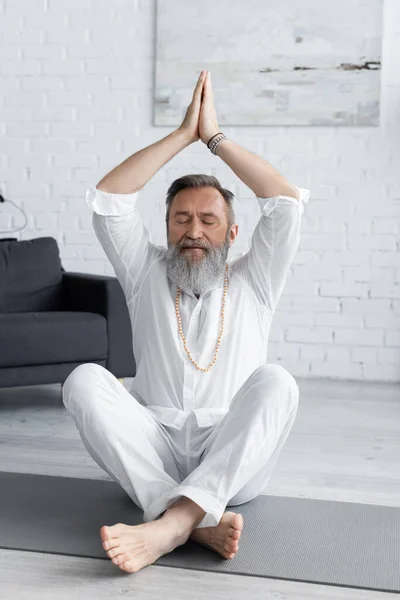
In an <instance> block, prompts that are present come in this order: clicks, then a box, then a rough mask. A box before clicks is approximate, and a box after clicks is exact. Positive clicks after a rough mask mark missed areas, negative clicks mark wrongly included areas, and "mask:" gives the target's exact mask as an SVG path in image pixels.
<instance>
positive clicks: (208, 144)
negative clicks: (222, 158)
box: [207, 131, 222, 148]
mask: <svg viewBox="0 0 400 600" xmlns="http://www.w3.org/2000/svg"><path fill="white" fill-rule="evenodd" d="M221 133H222V131H218V133H216V134H215V135H213V136H212V137H210V139H209V140H208V142H207V148H210V142H211V140H213V139H214V138H215V136H217V135H221Z"/></svg>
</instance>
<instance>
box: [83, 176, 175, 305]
mask: <svg viewBox="0 0 400 600" xmlns="http://www.w3.org/2000/svg"><path fill="white" fill-rule="evenodd" d="M138 196H139V192H134V193H132V194H114V193H108V192H103V191H102V190H98V189H97V188H96V187H92V188H89V189H88V190H87V191H86V204H87V205H88V206H89V208H91V209H92V210H93V217H92V224H93V229H94V231H95V233H96V236H97V239H98V240H99V242H100V244H101V246H102V247H103V249H104V252H105V253H106V255H107V257H108V259H109V261H110V263H111V264H112V266H113V268H114V271H115V274H116V276H117V278H118V281H119V282H120V284H121V287H122V289H123V291H124V293H125V297H126V299H127V301H128V300H129V299H130V298H131V297H132V296H133V295H134V294H136V293H137V291H138V290H139V288H140V286H141V283H142V282H143V279H144V277H145V275H146V273H147V271H148V268H149V266H150V265H151V263H152V262H153V261H154V260H155V259H156V258H158V257H159V256H161V254H162V253H163V252H165V249H164V248H163V247H162V246H156V245H154V244H152V243H151V242H150V241H149V233H148V230H147V229H146V227H145V226H144V225H143V222H142V219H141V217H140V215H139V212H138V210H137V206H136V205H137V201H138Z"/></svg>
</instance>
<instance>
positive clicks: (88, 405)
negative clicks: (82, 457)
mask: <svg viewBox="0 0 400 600" xmlns="http://www.w3.org/2000/svg"><path fill="white" fill-rule="evenodd" d="M62 392H63V402H64V405H65V407H66V409H67V411H68V412H69V413H70V414H71V416H72V418H73V420H74V421H75V424H76V426H77V428H78V430H79V434H80V436H81V439H82V442H83V444H84V446H85V447H86V449H87V451H88V452H89V454H90V455H91V456H92V458H93V459H94V460H95V461H96V463H97V464H98V465H100V466H101V467H102V468H103V469H104V470H105V471H106V472H107V473H108V474H109V475H110V477H111V478H112V479H114V481H115V482H116V483H118V484H119V485H120V486H121V487H122V488H123V489H124V490H125V491H126V493H127V494H128V496H129V497H130V498H131V499H132V500H133V502H134V503H135V504H136V505H137V506H138V507H139V508H141V509H142V510H143V512H144V514H143V520H144V521H145V522H148V521H154V520H155V519H157V518H158V517H159V516H160V515H161V514H162V513H163V512H164V511H165V510H167V508H170V507H171V506H173V505H174V504H175V503H176V502H177V501H178V500H179V498H181V497H182V496H186V497H187V498H190V499H191V500H193V502H195V503H196V504H198V505H199V506H200V507H201V508H202V509H203V510H204V511H205V512H206V514H205V515H204V518H203V519H202V521H201V522H200V523H199V525H198V527H214V526H216V525H218V523H219V522H220V520H221V517H222V515H223V513H224V512H225V509H226V507H227V506H236V505H238V504H243V503H244V502H248V501H249V500H251V499H253V498H255V497H256V496H258V495H259V494H260V493H261V492H262V491H263V489H264V488H265V486H266V484H267V482H268V480H269V478H270V476H271V473H272V469H273V467H274V465H275V463H276V460H277V458H278V456H279V453H280V451H281V450H282V447H283V445H284V443H285V441H286V439H287V437H288V435H289V433H290V430H291V428H292V425H293V423H294V420H295V417H296V413H297V407H298V401H299V388H298V386H297V383H296V381H295V379H294V377H293V376H292V375H291V374H290V373H289V372H288V371H286V369H284V368H283V367H282V366H280V365H276V364H265V365H263V366H261V367H259V368H258V369H256V370H255V371H254V372H253V373H252V374H251V375H250V377H249V378H248V379H247V380H246V381H245V383H244V384H243V386H242V387H241V388H240V389H239V390H238V392H237V393H236V395H235V396H234V398H233V400H232V403H231V405H230V408H229V411H228V413H227V414H226V415H225V416H224V417H223V418H222V419H221V421H219V422H218V423H217V424H215V425H212V426H210V427H201V428H199V427H198V426H197V422H196V418H195V415H194V413H190V414H189V417H188V418H187V420H186V422H185V424H184V426H183V428H182V430H181V431H179V430H177V429H173V428H171V427H169V426H166V425H163V424H162V423H161V422H160V421H158V419H157V418H156V417H155V416H154V415H153V414H152V413H150V411H148V410H147V409H146V408H145V407H143V406H142V405H141V404H139V402H137V401H136V400H135V398H134V397H133V395H132V394H130V393H129V391H128V390H126V389H125V388H124V386H123V385H122V383H121V382H120V381H119V380H118V379H117V378H116V377H115V376H114V375H113V374H112V373H110V372H109V371H108V370H107V369H105V368H104V367H102V366H100V365H96V364H95V363H85V364H82V365H79V366H78V367H76V368H75V369H74V370H73V371H72V372H71V373H70V375H69V376H68V377H67V379H66V381H65V383H64V385H63V389H62Z"/></svg>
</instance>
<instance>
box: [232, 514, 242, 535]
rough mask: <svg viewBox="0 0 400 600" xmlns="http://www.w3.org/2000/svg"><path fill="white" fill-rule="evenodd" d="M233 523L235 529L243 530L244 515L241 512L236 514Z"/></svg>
mask: <svg viewBox="0 0 400 600" xmlns="http://www.w3.org/2000/svg"><path fill="white" fill-rule="evenodd" d="M231 525H232V527H233V528H234V529H238V530H239V531H241V530H242V529H243V515H241V514H240V513H238V514H236V515H235V516H234V517H233V519H232V522H231Z"/></svg>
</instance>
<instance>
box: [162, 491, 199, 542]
mask: <svg viewBox="0 0 400 600" xmlns="http://www.w3.org/2000/svg"><path fill="white" fill-rule="evenodd" d="M205 514H206V512H205V510H203V509H202V508H201V507H200V506H199V505H198V504H196V503H195V502H193V500H191V499H190V498H187V497H186V496H184V497H182V498H180V499H179V500H178V501H177V502H176V503H175V504H173V506H171V507H170V508H168V509H167V510H166V511H165V512H164V513H163V515H162V517H161V519H162V520H164V521H166V522H167V521H170V520H172V519H173V520H174V521H176V522H177V523H179V524H180V525H181V527H182V530H183V531H184V532H185V533H189V534H190V533H191V531H193V529H194V528H195V527H197V525H198V524H199V523H200V521H202V519H203V517H204V515H205Z"/></svg>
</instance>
